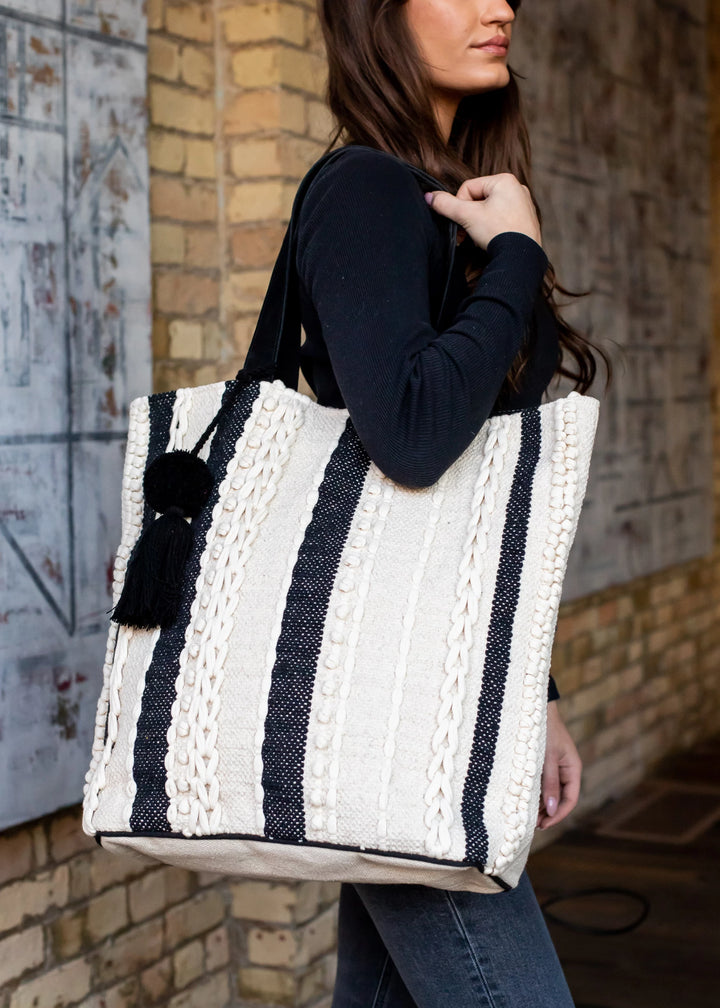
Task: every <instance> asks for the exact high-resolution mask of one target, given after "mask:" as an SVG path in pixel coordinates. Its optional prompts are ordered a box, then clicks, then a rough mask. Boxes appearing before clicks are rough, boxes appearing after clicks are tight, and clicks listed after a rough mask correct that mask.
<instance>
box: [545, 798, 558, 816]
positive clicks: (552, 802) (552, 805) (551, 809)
mask: <svg viewBox="0 0 720 1008" xmlns="http://www.w3.org/2000/svg"><path fill="white" fill-rule="evenodd" d="M545 805H546V807H547V810H548V813H549V815H555V809H556V808H557V798H548V799H547V801H546V802H545Z"/></svg>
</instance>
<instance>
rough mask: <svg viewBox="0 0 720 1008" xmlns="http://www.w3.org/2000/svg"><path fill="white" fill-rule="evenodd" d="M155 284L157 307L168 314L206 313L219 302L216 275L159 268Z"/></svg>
mask: <svg viewBox="0 0 720 1008" xmlns="http://www.w3.org/2000/svg"><path fill="white" fill-rule="evenodd" d="M154 286H155V307H156V308H157V310H158V311H161V312H164V313H165V314H166V315H178V314H180V315H204V314H205V313H206V312H208V311H212V309H213V308H216V307H217V304H218V282H217V280H216V279H215V278H214V277H209V276H199V275H198V274H195V273H182V272H164V271H160V270H157V271H156V272H155V276H154Z"/></svg>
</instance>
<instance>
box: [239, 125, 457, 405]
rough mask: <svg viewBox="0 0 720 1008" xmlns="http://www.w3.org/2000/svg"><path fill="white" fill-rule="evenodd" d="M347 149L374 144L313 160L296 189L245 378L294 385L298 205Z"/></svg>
mask: <svg viewBox="0 0 720 1008" xmlns="http://www.w3.org/2000/svg"><path fill="white" fill-rule="evenodd" d="M347 150H376V149H375V148H374V147H364V146H362V145H360V144H351V145H348V146H346V147H338V148H337V149H336V150H333V151H330V152H329V153H328V154H325V155H324V156H323V157H321V158H320V159H319V160H318V161H316V162H315V164H314V165H313V166H312V167H311V168H310V170H309V171H308V172H307V174H306V175H305V176H304V178H303V179H302V181H301V183H300V185H299V187H298V191H297V193H296V194H295V199H294V201H293V206H292V213H291V215H290V222H289V224H288V226H287V230H286V232H285V237H284V238H283V242H282V245H281V247H280V252H279V253H278V257H277V259H276V260H275V265H274V267H273V271H272V275H271V277H270V283H269V285H268V289H267V292H266V294H265V300H264V301H263V304H262V308H261V309H260V314H259V316H258V321H257V325H256V326H255V332H254V334H253V338H252V341H251V343H250V349H249V350H248V352H247V356H246V358H245V364H244V366H243V369H242V371H241V372H240V374H239V375H238V377H241V376H245V377H247V376H248V375H250V374H254V373H257V374H258V375H261V376H262V377H271V378H279V379H280V380H281V381H282V382H283V383H284V384H285V385H286V386H288V388H294V389H296V388H297V384H298V374H299V368H300V327H301V317H300V296H299V290H298V288H299V280H298V276H297V269H296V266H295V258H296V256H295V248H296V238H297V226H298V219H299V217H300V205H301V203H302V201H303V199H304V197H305V194H306V193H307V191H308V189H309V187H310V183H311V182H312V181H313V179H315V178H316V176H317V175H318V174H319V173H320V172H321V171H322V169H323V168H324V167H325V165H328V164H330V163H331V162H332V161H334V160H335V159H336V158H338V157H342V156H343V154H344V153H345V151H347ZM376 153H379V154H382V155H384V156H386V157H393V158H395V160H396V161H400V163H401V164H404V165H406V167H408V168H411V169H412V171H413V172H414V173H415V175H416V176H417V177H418V180H419V181H420V182H421V184H423V185H424V187H425V190H426V191H430V190H432V189H445V190H446V191H447V186H445V185H443V184H442V182H439V181H438V180H437V179H436V178H433V176H432V175H429V174H428V173H427V172H426V171H423V169H422V168H417V167H415V165H411V164H408V162H407V161H404V160H403V159H402V158H399V157H396V155H394V154H389V153H388V152H386V151H376ZM448 224H449V225H450V229H449V230H450V248H449V250H448V269H447V274H446V279H445V288H444V291H443V297H442V302H441V305H440V310H439V312H438V318H441V317H442V314H443V309H444V307H445V302H446V300H447V294H448V288H449V286H450V277H451V274H452V268H453V262H454V259H455V246H456V236H457V224H456V223H455V222H454V221H451V220H449V219H448Z"/></svg>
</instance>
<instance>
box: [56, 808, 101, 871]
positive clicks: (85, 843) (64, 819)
mask: <svg viewBox="0 0 720 1008" xmlns="http://www.w3.org/2000/svg"><path fill="white" fill-rule="evenodd" d="M95 847H97V844H96V843H95V841H94V840H93V839H92V837H89V836H87V834H85V833H83V831H82V827H81V820H80V816H79V815H77V814H76V813H75V812H72V813H69V814H64V815H58V816H54V817H53V819H52V821H51V823H50V850H51V852H52V856H53V860H54V861H65V860H66V859H67V858H70V857H72V856H73V855H74V854H79V853H80V852H81V851H86V850H87V851H89V850H93V849H94V848H95Z"/></svg>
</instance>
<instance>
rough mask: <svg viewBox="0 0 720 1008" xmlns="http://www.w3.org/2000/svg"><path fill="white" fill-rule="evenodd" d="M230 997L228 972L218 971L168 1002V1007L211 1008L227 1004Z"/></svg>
mask: <svg viewBox="0 0 720 1008" xmlns="http://www.w3.org/2000/svg"><path fill="white" fill-rule="evenodd" d="M229 999H230V987H229V983H228V976H227V973H225V972H222V973H216V974H215V975H214V976H211V977H208V979H207V980H204V981H202V983H198V984H195V986H194V987H190V988H189V989H188V990H186V991H183V992H182V993H181V994H176V996H175V997H174V998H171V999H170V1001H169V1002H168V1008H209V1006H211V1005H212V1006H215V1005H218V1006H219V1005H226V1004H227V1003H228V1001H229Z"/></svg>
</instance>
